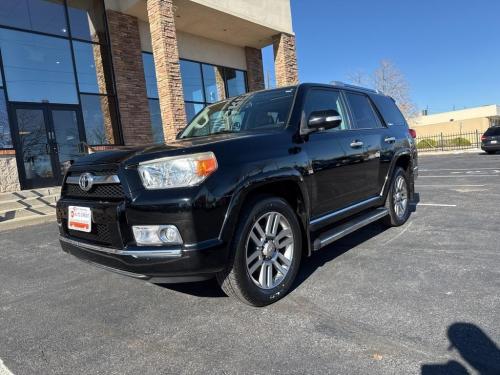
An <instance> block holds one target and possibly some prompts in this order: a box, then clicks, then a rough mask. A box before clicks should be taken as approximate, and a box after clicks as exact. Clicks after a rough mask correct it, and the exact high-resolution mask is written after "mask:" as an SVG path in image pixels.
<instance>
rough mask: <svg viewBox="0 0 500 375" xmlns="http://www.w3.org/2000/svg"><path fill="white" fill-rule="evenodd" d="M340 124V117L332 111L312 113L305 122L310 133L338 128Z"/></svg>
mask: <svg viewBox="0 0 500 375" xmlns="http://www.w3.org/2000/svg"><path fill="white" fill-rule="evenodd" d="M341 124H342V117H341V116H340V113H338V112H337V111H336V110H334V109H331V110H327V111H317V112H313V113H311V115H310V116H309V120H308V121H307V126H308V127H309V129H310V131H316V130H327V129H333V128H338V127H339V126H340V125H341Z"/></svg>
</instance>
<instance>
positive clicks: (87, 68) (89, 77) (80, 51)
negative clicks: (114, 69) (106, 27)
mask: <svg viewBox="0 0 500 375" xmlns="http://www.w3.org/2000/svg"><path fill="white" fill-rule="evenodd" d="M73 49H74V51H75V63H76V72H77V75H78V86H80V92H88V93H94V94H106V93H107V92H108V87H107V86H108V84H109V79H106V77H107V74H105V69H104V65H105V64H104V63H103V57H104V61H106V57H105V56H104V54H105V53H106V52H105V48H104V47H102V46H100V45H99V44H92V43H85V42H73Z"/></svg>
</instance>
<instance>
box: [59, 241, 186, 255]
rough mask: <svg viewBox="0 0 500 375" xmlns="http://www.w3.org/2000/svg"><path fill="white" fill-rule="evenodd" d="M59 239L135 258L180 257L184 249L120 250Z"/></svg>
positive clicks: (86, 247)
mask: <svg viewBox="0 0 500 375" xmlns="http://www.w3.org/2000/svg"><path fill="white" fill-rule="evenodd" d="M59 240H60V241H61V242H65V243H67V244H70V245H73V246H78V247H81V248H84V249H87V250H93V251H100V252H102V253H107V254H115V255H123V256H131V257H134V258H169V257H171V258H178V257H180V256H182V250H181V249H180V248H176V249H169V250H143V251H141V250H120V249H112V248H109V247H103V246H98V245H92V244H88V243H85V242H80V241H75V240H71V239H69V238H66V237H63V236H59Z"/></svg>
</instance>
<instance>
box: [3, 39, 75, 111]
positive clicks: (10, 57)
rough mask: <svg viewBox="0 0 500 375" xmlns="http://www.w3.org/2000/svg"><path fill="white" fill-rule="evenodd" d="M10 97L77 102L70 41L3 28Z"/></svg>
mask: <svg viewBox="0 0 500 375" xmlns="http://www.w3.org/2000/svg"><path fill="white" fill-rule="evenodd" d="M0 48H1V50H2V57H3V64H4V71H5V77H6V85H7V92H8V94H9V100H11V101H21V102H42V101H48V102H52V103H68V104H76V103H78V98H77V93H76V85H75V76H74V71H73V63H72V59H71V53H70V47H69V41H67V40H65V39H60V38H53V37H48V36H43V35H37V34H31V33H25V32H20V31H13V30H7V29H0Z"/></svg>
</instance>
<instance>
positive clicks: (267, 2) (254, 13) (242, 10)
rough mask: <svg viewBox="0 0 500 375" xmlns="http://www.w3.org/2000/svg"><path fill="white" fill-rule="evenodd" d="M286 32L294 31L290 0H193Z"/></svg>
mask: <svg viewBox="0 0 500 375" xmlns="http://www.w3.org/2000/svg"><path fill="white" fill-rule="evenodd" d="M191 1H192V2H194V3H198V4H201V5H204V6H207V7H210V8H214V9H217V10H219V11H221V12H224V13H228V14H232V15H234V16H236V17H239V18H242V19H245V20H248V21H251V22H254V23H257V24H259V25H263V26H266V27H269V28H272V29H275V30H278V31H281V32H284V33H289V34H292V33H293V27H292V14H291V10H290V0H191Z"/></svg>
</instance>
